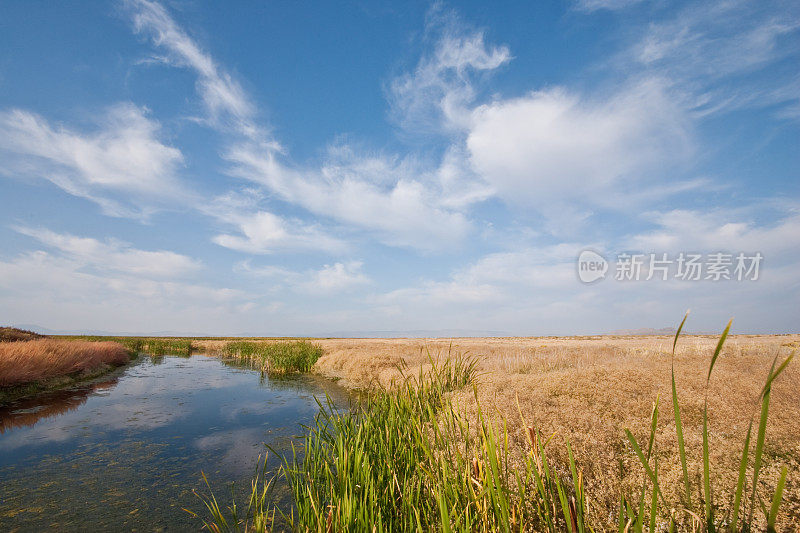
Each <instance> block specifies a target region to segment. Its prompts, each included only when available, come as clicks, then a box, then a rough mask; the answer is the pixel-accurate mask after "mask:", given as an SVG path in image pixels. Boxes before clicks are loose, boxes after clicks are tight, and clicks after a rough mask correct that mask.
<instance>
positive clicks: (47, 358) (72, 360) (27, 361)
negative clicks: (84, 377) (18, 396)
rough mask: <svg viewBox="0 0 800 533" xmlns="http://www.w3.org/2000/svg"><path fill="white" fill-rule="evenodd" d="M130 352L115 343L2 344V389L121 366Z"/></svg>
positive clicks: (0, 385) (54, 341)
mask: <svg viewBox="0 0 800 533" xmlns="http://www.w3.org/2000/svg"><path fill="white" fill-rule="evenodd" d="M129 357H130V356H129V352H128V350H127V349H126V348H125V347H124V346H122V345H121V344H119V343H116V342H87V341H60V340H51V339H42V340H32V341H19V342H5V343H0V387H7V386H14V385H21V384H24V383H30V382H37V381H43V380H47V379H51V378H55V377H59V376H64V375H69V374H74V373H77V372H89V371H94V370H98V369H100V368H101V367H103V366H116V365H122V364H125V363H127V362H128V360H129Z"/></svg>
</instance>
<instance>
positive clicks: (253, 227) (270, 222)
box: [212, 211, 346, 254]
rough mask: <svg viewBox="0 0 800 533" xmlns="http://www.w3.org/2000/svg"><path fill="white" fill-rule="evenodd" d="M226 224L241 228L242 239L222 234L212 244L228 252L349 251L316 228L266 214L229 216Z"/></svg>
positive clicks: (337, 240)
mask: <svg viewBox="0 0 800 533" xmlns="http://www.w3.org/2000/svg"><path fill="white" fill-rule="evenodd" d="M226 220H227V221H228V222H230V223H233V224H235V225H236V226H238V230H239V232H240V233H241V234H240V235H231V234H227V233H223V234H220V235H217V236H215V237H214V238H213V239H212V240H213V241H214V242H215V243H216V244H218V245H220V246H224V247H225V248H230V249H232V250H238V251H240V252H247V253H253V254H269V253H275V252H279V251H287V250H321V251H327V252H338V251H342V250H344V249H345V248H346V245H345V243H344V242H343V241H341V240H339V239H336V238H334V237H331V236H329V235H328V234H326V233H325V232H324V231H323V230H322V229H320V228H319V227H317V226H314V225H309V224H305V223H303V222H302V221H300V220H297V219H286V218H282V217H280V216H278V215H275V214H273V213H270V212H267V211H259V212H256V213H253V214H245V215H234V214H230V215H227V217H226Z"/></svg>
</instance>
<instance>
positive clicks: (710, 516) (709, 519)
mask: <svg viewBox="0 0 800 533" xmlns="http://www.w3.org/2000/svg"><path fill="white" fill-rule="evenodd" d="M732 323H733V319H730V320H729V321H728V325H727V326H725V330H724V331H723V332H722V335H721V336H720V338H719V341H718V342H717V347H716V349H715V350H714V355H713V356H712V357H711V364H710V365H708V376H707V377H706V393H705V401H704V405H703V495H704V497H705V518H706V529H707V530H708V531H709V532H713V531H714V529H715V528H714V508H713V499H712V498H713V493H712V491H711V465H710V458H709V455H710V453H709V449H708V448H709V446H708V386H709V383H710V382H711V372H713V370H714V365H715V364H716V362H717V358H719V354H720V353H722V346H723V345H724V344H725V339H727V338H728V332H730V330H731V324H732Z"/></svg>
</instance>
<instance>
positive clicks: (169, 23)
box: [127, 0, 504, 251]
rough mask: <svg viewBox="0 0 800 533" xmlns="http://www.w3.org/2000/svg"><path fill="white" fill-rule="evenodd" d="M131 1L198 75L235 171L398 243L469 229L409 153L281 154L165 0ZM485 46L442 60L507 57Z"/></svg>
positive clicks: (459, 62)
mask: <svg viewBox="0 0 800 533" xmlns="http://www.w3.org/2000/svg"><path fill="white" fill-rule="evenodd" d="M127 5H128V8H129V10H130V12H131V16H132V19H133V22H134V27H135V29H136V30H137V31H139V32H142V33H147V34H149V35H150V36H151V37H152V41H153V44H154V45H155V46H157V47H160V48H164V49H166V50H167V51H168V52H169V54H170V57H174V58H175V59H174V60H173V64H175V65H176V66H180V67H184V68H188V69H190V70H192V71H193V72H194V73H195V74H196V75H197V77H198V92H199V94H200V96H201V98H202V99H203V101H204V103H205V104H206V107H207V109H208V112H209V119H210V120H211V122H212V124H214V125H216V126H217V127H220V128H221V130H222V131H225V132H227V133H233V135H231V136H230V137H229V139H228V147H227V148H226V149H225V150H224V158H225V159H226V160H227V161H228V162H229V163H230V164H231V169H230V172H231V174H232V175H234V176H236V177H239V178H242V179H245V180H248V181H250V182H251V183H256V184H259V185H261V186H263V187H264V188H266V190H268V191H269V192H270V193H271V194H273V195H276V196H277V197H278V198H280V199H281V200H283V201H285V202H288V203H291V204H293V205H297V206H300V207H301V208H303V209H305V210H306V211H307V212H308V213H309V216H311V217H314V216H317V217H320V216H321V217H326V218H330V219H332V220H334V221H336V222H338V223H340V224H344V225H348V226H351V227H354V228H356V229H359V230H360V231H365V232H367V233H371V234H372V235H374V236H375V237H377V238H378V239H379V240H381V241H382V242H385V243H387V244H390V245H393V246H401V247H409V248H421V249H423V250H429V251H434V250H437V249H439V248H441V247H447V248H449V247H452V245H453V244H454V243H458V242H460V241H461V240H462V239H463V238H464V237H465V236H466V234H467V233H468V231H469V230H470V223H469V221H468V219H467V217H466V216H465V215H464V214H463V213H462V212H459V211H456V210H454V209H453V208H452V202H448V201H447V198H445V197H444V196H443V194H442V188H441V187H439V186H438V184H437V183H435V182H431V180H430V179H429V178H431V177H434V176H435V173H436V169H435V168H433V169H431V168H426V169H420V168H419V165H415V164H413V163H411V159H407V158H403V157H400V158H396V157H384V156H379V157H374V156H358V157H350V159H349V161H348V163H347V164H344V165H343V164H341V161H336V162H334V163H333V164H329V163H325V164H323V165H321V166H312V165H302V164H296V163H294V162H293V161H292V160H291V159H290V158H288V157H286V156H284V155H283V154H282V150H281V149H280V143H279V142H278V141H277V140H275V139H274V138H272V137H270V136H268V135H267V134H265V133H264V132H265V131H267V130H268V128H266V127H264V126H262V125H261V124H260V123H258V122H257V121H256V118H255V116H256V115H257V112H256V110H255V108H254V106H253V105H252V104H251V103H250V99H249V97H248V96H247V95H246V94H244V92H243V91H242V90H241V87H240V85H239V84H238V83H236V82H235V80H234V79H233V78H232V77H231V75H230V74H228V73H227V72H226V71H225V70H224V69H222V68H221V67H220V66H218V65H217V63H216V62H215V61H214V60H213V58H212V57H211V56H210V55H209V54H206V53H204V52H202V50H201V48H200V47H199V46H198V45H197V44H196V42H195V41H194V40H193V39H191V38H190V37H189V36H188V34H187V33H186V32H185V31H183V30H182V29H181V28H180V27H179V26H178V25H177V24H176V23H175V21H174V20H173V19H172V18H171V17H170V15H169V14H168V13H167V12H166V10H165V9H164V8H163V7H162V6H160V5H159V4H156V3H154V2H149V1H146V0H132V1H130V2H128V4H127ZM481 47H483V42H482V38H480V39H479V38H472V39H464V40H461V41H459V43H456V44H454V45H452V46H449V47H448V48H446V49H443V50H444V51H443V52H442V54H441V58H440V60H441V61H443V62H446V63H447V65H448V66H450V67H452V68H454V69H456V70H458V69H460V68H462V67H463V66H465V65H468V64H474V65H477V66H482V65H483V64H484V63H489V64H491V63H493V62H494V63H496V62H498V61H499V62H502V61H504V59H503V53H501V52H493V53H490V54H489V55H487V56H486V57H485V58H483V59H480V57H479V56H480V54H481V52H480V48H481ZM467 49H470V51H468V52H467V51H466V50H467ZM459 54H461V55H459ZM462 56H463V57H462ZM475 57H478V59H474V58H475ZM471 58H472V59H471ZM481 61H483V63H481ZM487 68H488V67H487ZM222 114H225V115H226V116H228V117H230V120H231V122H232V123H233V124H234V125H235V127H234V128H232V129H231V128H226V127H225V124H224V123H221V122H220V121H219V120H218V118H219V116H220V115H222ZM387 176H391V177H392V179H391V180H387ZM462 197H463V195H462ZM262 218H263V219H266V218H268V217H262ZM225 241H226V242H227V243H228V244H233V245H235V246H238V247H239V248H240V249H244V248H246V247H247V245H246V243H245V241H240V240H230V239H225ZM258 248H259V247H258V246H254V247H252V248H251V249H258Z"/></svg>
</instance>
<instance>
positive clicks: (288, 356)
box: [222, 341, 323, 374]
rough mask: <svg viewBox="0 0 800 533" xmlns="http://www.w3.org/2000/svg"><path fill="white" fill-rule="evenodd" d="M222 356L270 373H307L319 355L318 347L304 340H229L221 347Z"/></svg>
mask: <svg viewBox="0 0 800 533" xmlns="http://www.w3.org/2000/svg"><path fill="white" fill-rule="evenodd" d="M222 351H223V354H224V355H225V356H226V357H229V358H232V359H235V360H237V361H240V362H244V363H247V364H249V365H251V366H253V367H255V368H257V369H258V370H261V371H263V372H268V373H271V374H287V373H292V372H309V371H310V370H311V368H312V367H313V366H314V363H316V362H317V359H319V358H320V356H322V353H323V352H322V348H320V347H319V346H317V345H316V344H313V343H311V342H308V341H292V342H253V341H233V342H229V343H227V344H226V345H225V347H224V348H223V350H222Z"/></svg>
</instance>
